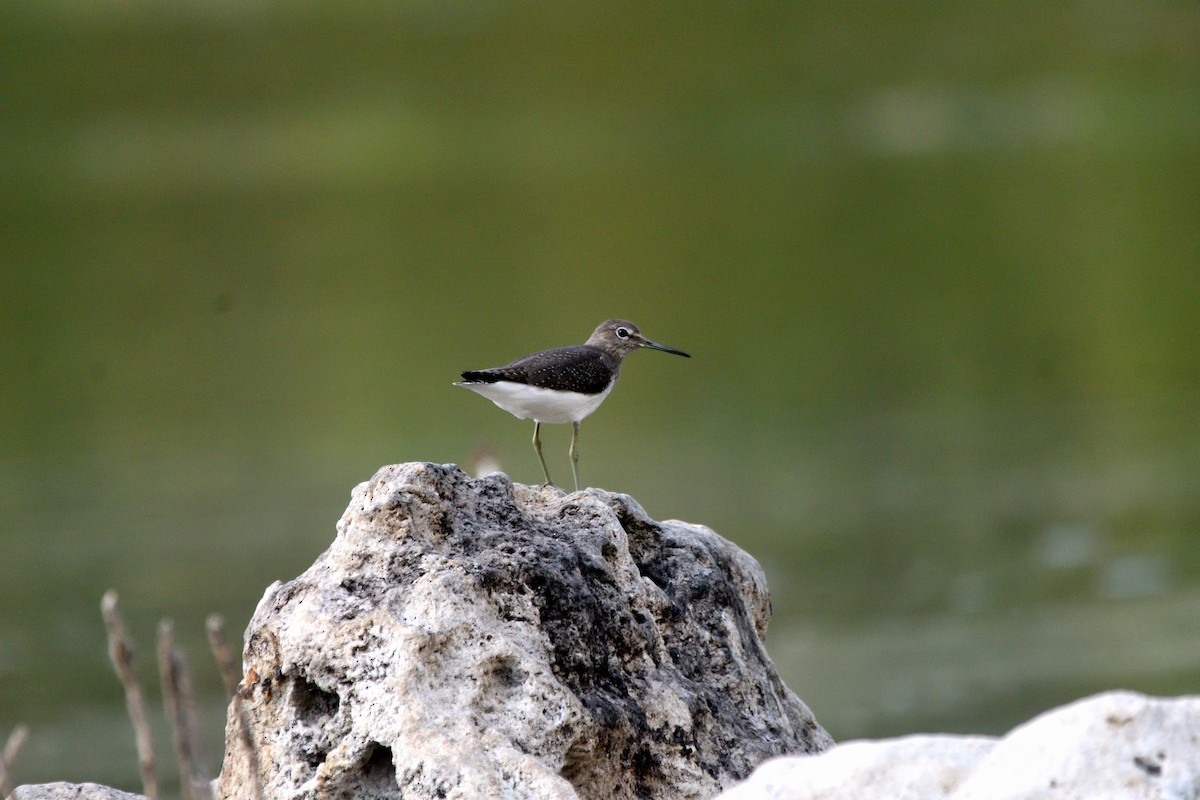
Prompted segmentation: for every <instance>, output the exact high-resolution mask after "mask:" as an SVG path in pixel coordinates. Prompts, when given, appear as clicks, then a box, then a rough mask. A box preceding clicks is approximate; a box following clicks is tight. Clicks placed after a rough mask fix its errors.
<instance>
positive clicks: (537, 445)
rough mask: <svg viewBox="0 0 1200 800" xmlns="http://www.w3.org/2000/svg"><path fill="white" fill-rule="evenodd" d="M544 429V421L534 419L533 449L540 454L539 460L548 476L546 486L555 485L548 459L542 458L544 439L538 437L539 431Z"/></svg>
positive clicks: (544, 473)
mask: <svg viewBox="0 0 1200 800" xmlns="http://www.w3.org/2000/svg"><path fill="white" fill-rule="evenodd" d="M541 430H542V423H540V422H538V421H537V420H534V421H533V449H534V451H535V452H536V453H537V454H538V461H540V462H542V474H543V475H545V476H546V483H545V485H546V486H553V485H554V481H552V480H550V470H548V469H546V459H544V458H542V440H541V438H539V437H538V433H539V432H541Z"/></svg>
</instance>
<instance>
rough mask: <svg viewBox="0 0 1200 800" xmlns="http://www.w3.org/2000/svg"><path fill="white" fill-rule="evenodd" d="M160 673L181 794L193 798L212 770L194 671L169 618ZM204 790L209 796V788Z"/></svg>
mask: <svg viewBox="0 0 1200 800" xmlns="http://www.w3.org/2000/svg"><path fill="white" fill-rule="evenodd" d="M158 675H159V680H160V682H161V683H162V693H163V710H164V711H165V712H166V715H167V722H169V723H170V725H171V730H172V732H173V733H174V738H175V756H176V758H177V759H178V760H179V794H180V797H181V798H182V800H192V798H193V796H194V794H195V792H196V791H197V789H198V788H199V787H202V786H203V787H207V785H208V778H207V772H208V770H207V769H206V767H205V766H204V762H205V760H206V759H205V757H204V750H203V746H202V745H201V743H200V733H199V727H200V726H199V722H198V721H197V714H196V695H195V692H194V691H193V690H192V675H191V671H190V670H189V669H188V664H187V659H186V658H185V657H184V655H183V652H182V651H181V650H180V649H179V648H178V647H176V646H175V636H174V625H173V624H172V623H171V621H170V620H169V619H164V620H163V621H162V622H160V623H159V626H158ZM204 792H205V794H206V795H207V793H208V792H207V789H205V790H204Z"/></svg>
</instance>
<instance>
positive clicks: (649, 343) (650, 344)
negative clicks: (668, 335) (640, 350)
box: [642, 339, 691, 358]
mask: <svg viewBox="0 0 1200 800" xmlns="http://www.w3.org/2000/svg"><path fill="white" fill-rule="evenodd" d="M642 347H649V348H650V349H651V350H662V351H663V352H664V353H674V354H675V355H677V356H683V357H684V358H691V356H689V355H688V354H687V353H685V352H683V351H682V350H676V349H675V348H674V347H667V346H666V345H665V344H659V343H658V342H652V341H650V340H649V339H643V340H642Z"/></svg>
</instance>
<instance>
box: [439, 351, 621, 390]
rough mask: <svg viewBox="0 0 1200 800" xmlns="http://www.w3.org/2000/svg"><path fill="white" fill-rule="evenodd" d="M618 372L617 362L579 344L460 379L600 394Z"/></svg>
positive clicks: (464, 375) (533, 354)
mask: <svg viewBox="0 0 1200 800" xmlns="http://www.w3.org/2000/svg"><path fill="white" fill-rule="evenodd" d="M619 368H620V364H619V363H617V361H616V359H614V358H613V357H612V356H610V355H609V354H608V353H606V352H604V351H603V350H601V349H600V348H598V347H591V346H589V345H586V344H579V345H574V346H572V347H556V348H555V349H553V350H542V351H541V352H538V353H531V354H530V355H527V356H524V357H522V358H518V359H517V360H516V361H514V362H512V363H511V364H505V365H504V366H503V367H496V368H495V369H481V370H471V371H467V372H464V373H463V374H462V376H463V380H465V381H479V382H482V383H495V382H496V381H512V382H513V383H525V384H529V385H530V386H540V387H542V388H543V389H557V390H559V391H567V392H580V393H582V394H599V393H600V392H603V391H604V390H605V389H606V388H607V387H608V384H609V382H610V381H612V380H613V379H614V378H615V377H616V373H617V370H618V369H619Z"/></svg>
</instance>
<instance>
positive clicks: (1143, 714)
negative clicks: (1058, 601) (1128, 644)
mask: <svg viewBox="0 0 1200 800" xmlns="http://www.w3.org/2000/svg"><path fill="white" fill-rule="evenodd" d="M816 798H821V799H822V800H839V799H840V798H845V800H875V798H879V800H884V798H886V799H887V800H898V799H903V800H910V799H911V800H918V798H928V800H934V799H935V798H948V799H949V800H1001V798H1003V800H1035V798H1047V799H1053V798H1064V799H1066V798H1080V800H1083V799H1084V798H1105V800H1126V798H1127V799H1128V800H1149V799H1150V798H1161V800H1196V798H1200V697H1180V698H1175V699H1160V698H1154V697H1146V696H1145V695H1140V694H1136V693H1133V692H1108V693H1105V694H1099V695H1095V696H1093V697H1090V698H1086V699H1084V700H1080V701H1077V702H1075V703H1072V704H1070V705H1066V706H1062V707H1061V708H1057V709H1054V710H1052V711H1049V712H1046V713H1045V714H1042V715H1040V716H1038V717H1035V718H1034V719H1032V720H1031V721H1029V722H1027V723H1025V724H1024V725H1021V726H1019V727H1017V728H1014V729H1013V730H1012V731H1010V732H1009V733H1008V734H1007V735H1006V736H1004V737H1003V738H1000V739H994V738H991V737H980V736H909V737H904V738H900V739H885V740H881V741H862V742H846V743H843V744H840V745H838V746H836V747H834V748H832V749H831V750H828V751H826V752H824V753H821V754H820V755H814V756H806V757H796V758H776V759H773V760H771V761H768V762H766V763H765V764H763V765H762V766H761V767H759V768H758V769H757V770H755V771H754V774H753V775H751V776H750V778H749V780H747V781H745V782H743V783H741V784H739V785H738V786H736V787H734V788H732V789H730V790H728V791H726V792H724V793H723V794H721V795H720V797H719V799H718V800H815V799H816Z"/></svg>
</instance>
